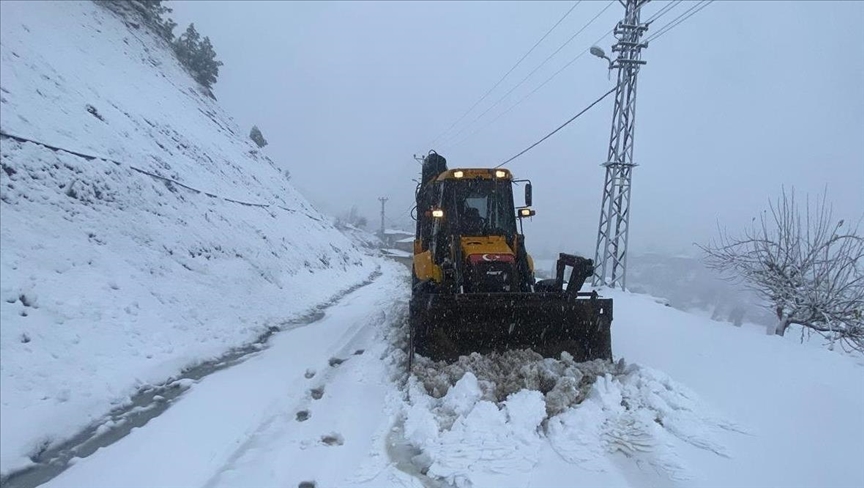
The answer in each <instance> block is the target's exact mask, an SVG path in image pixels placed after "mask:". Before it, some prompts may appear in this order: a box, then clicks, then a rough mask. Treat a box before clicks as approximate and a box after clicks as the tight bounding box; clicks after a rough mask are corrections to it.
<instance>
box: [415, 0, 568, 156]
mask: <svg viewBox="0 0 864 488" xmlns="http://www.w3.org/2000/svg"><path fill="white" fill-rule="evenodd" d="M580 3H582V0H579V1H577V2H576V3H574V4H573V6H572V7H570V10H568V11H567V12H565V13H564V15H563V16H562V17H561V18H560V19H558V22H555V25H553V26H552V27H550V28H549V30H548V31H546V33H545V34H543V37H541V38H540V39H539V40H538V41H537V42H535V43H534V45H533V46H531V49H529V50H528V52H526V53H525V54H523V55H522V57H521V58H519V61H516V64H514V65H513V66H512V67H511V68H510V69H509V70H508V71H507V72H506V73H504V76H502V77H501V79H499V80H498V82H497V83H495V85H493V86H492V88H490V89H489V91H487V92H486V93H485V94H484V95H483V96H482V97H480V99H479V100H477V101H476V102H474V105H471V107H470V108H468V110H466V111H465V113H463V114H462V116H461V117H459V118H458V119H456V122H453V124H451V125H450V127H448V128H447V130H445V131H444V132H442V133H441V134H438V136H437V137H435V139H433V140H432V143H431V144H430V146H432V145H434V144H435V143H436V142H438V140H439V139H441V137H442V136H444V135H445V134H447V133H448V132H450V130H452V129H453V127H455V126H456V125H457V124H458V123H459V122H462V120H463V119H465V117H466V116H467V115H468V114H469V113H471V111H472V110H474V108H475V107H477V105H479V104H480V103H481V102H482V101H483V100H486V97H488V96H489V94H490V93H492V91H493V90H495V89H496V88H498V86H499V85H501V83H502V82H503V81H504V80H505V79H506V78H507V76H509V75H510V73H512V72H513V70H515V69H516V68H517V67H518V66H519V65H520V64H522V61H524V60H525V58H527V57H528V55H529V54H531V53H532V52H534V50H535V49H537V46H539V45H540V43H541V42H543V40H544V39H546V38H547V37H549V34H551V33H552V31H553V30H555V28H556V27H558V25H559V24H561V22H563V21H564V19H566V18H567V16H568V15H570V12H572V11H573V9H575V8H576V6H577V5H579V4H580Z"/></svg>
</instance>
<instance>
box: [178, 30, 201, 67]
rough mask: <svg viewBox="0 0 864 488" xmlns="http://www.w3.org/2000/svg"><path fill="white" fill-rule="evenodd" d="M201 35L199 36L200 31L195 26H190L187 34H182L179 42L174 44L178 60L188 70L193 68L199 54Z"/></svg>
mask: <svg viewBox="0 0 864 488" xmlns="http://www.w3.org/2000/svg"><path fill="white" fill-rule="evenodd" d="M200 39H201V35H200V34H198V31H197V30H195V24H194V23H192V24H189V27H187V28H186V32H184V33H183V34H180V37H178V38H177V41H176V42H175V43H174V51H175V52H176V53H177V59H179V60H180V63H181V64H183V66H186V67H187V68H190V69H191V68H192V66H191V62H192V59H193V58H194V57H195V54H196V53H197V52H198V44H199V42H200Z"/></svg>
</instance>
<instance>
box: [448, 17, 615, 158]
mask: <svg viewBox="0 0 864 488" xmlns="http://www.w3.org/2000/svg"><path fill="white" fill-rule="evenodd" d="M613 30H614V29H609V30H608V31H606V33H605V34H603V35H602V36H600V37H599V38H598V39H597V40H596V41H594V43H593V44H592V46H593V45H596V44H599V43H600V41H602V40H603V39H604V38H606V36H608V35H609V34H611V33H612V31H613ZM590 49H591V48H590V47H587V48H585V50H583V51H582V52H580V53H579V54H578V55H577V56H576V57H575V58H573V59H571V60H570V61H569V62H568V63H567V64H565V65H564V66H562V67H561V68H560V69H559V70H558V71H556V72H555V73H553V74H552V76H550V77H549V78H546V81H544V82H543V83H541V84H539V85H537V87H535V88H534V89H533V90H531V91H530V92H529V93H528V94H527V95H525V96H524V97H522V98H520V99H519V101H517V102H516V103H514V104H513V105H511V106H510V107H509V108H508V109H507V110H505V111H503V112H501V113H499V114H498V115H497V116H496V117H495V118H494V119H492V120H491V121H489V123H487V124H486V125H483V126H481V127H479V128H477V129H476V130H474V131H473V132H471V133H470V134H468V135H467V136H465V137H464V138H462V139H461V140H460V141H459V142H457V143H456V144H453V146H452V147H453V148H455V147H458V146H461V145H462V144H463V143H464V142H465V141H467V140H468V139H471V138H472V137H474V135H475V134H477V133H478V132H481V131H482V130H484V129H486V128H487V127H489V126H491V125H492V124H494V123H495V122H496V121H498V119H500V118H501V117H503V116H504V115H506V114H507V113H509V112H510V111H511V110H513V109H514V108H516V106H518V105H519V104H521V103H522V102H524V101H525V100H527V99H528V98H529V97H530V96H531V95H534V94H535V93H537V92H538V91H540V89H541V88H543V87H544V86H546V84H547V83H549V82H550V81H552V79H553V78H555V77H556V76H558V75H559V74H561V73H562V72H563V71H564V70H565V69H567V68H569V67H570V65H572V64H573V63H575V62H576V61H578V60H579V58H581V57H582V56H584V55H585V54H586V53H587V52H588V51H589V50H590Z"/></svg>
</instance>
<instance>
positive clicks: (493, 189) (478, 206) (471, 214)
mask: <svg viewBox="0 0 864 488" xmlns="http://www.w3.org/2000/svg"><path fill="white" fill-rule="evenodd" d="M510 185H511V183H510V181H509V180H481V179H477V180H461V181H448V182H447V185H446V187H445V189H444V195H443V196H444V203H445V207H449V208H450V209H451V210H450V215H451V216H452V220H451V225H453V228H452V230H453V232H455V233H458V234H460V235H511V234H513V233H515V232H516V216H515V214H514V212H515V210H514V209H513V194H512V190H511V188H510Z"/></svg>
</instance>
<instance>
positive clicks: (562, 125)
mask: <svg viewBox="0 0 864 488" xmlns="http://www.w3.org/2000/svg"><path fill="white" fill-rule="evenodd" d="M617 88H618V85H615V86H613V87H612V89H611V90H609V91H608V92H606V93H605V94H603V96H602V97H600V98H598V99H597V100H594V101H593V102H591V105H588V106H587V107H585V108H583V109H582V111H580V112H579V113H578V114H576V115H574V116H573V117H570V120H568V121H567V122H564V123H563V124H561V125H560V126H559V127H558V128H557V129H555V130H553V131H552V132H550V133H548V134H546V135H545V136H543V138H542V139H540V140H539V141H537V142H535V143H534V144H531V145H530V146H528V147H526V148H525V149H523V150H522V151H520V152H519V154H517V155H515V156H513V157H512V158H510V159H508V160H506V161H504V162H503V163H500V164H498V165H497V166H495V167H496V168H500V167H501V166H504V165H505V164H507V163H509V162H510V161H513V160H514V159H516V158H518V157H519V156H521V155H523V154H525V153H527V152H528V151H530V150H532V149H534V148H535V147H537V146H538V145H540V144H541V143H542V142H543V141H545V140H546V139H549V138H550V137H552V136H553V135H555V133H556V132H558V131H559V130H561V129H563V128H564V127H567V126H568V125H569V124H570V122H573V121H574V120H576V119H578V118H579V116H581V115H582V114H584V113H585V112H587V111H588V110H590V109H591V107H593V106H594V105H597V104H598V103H600V102H601V101H602V100H603V99H604V98H606V97H608V96H609V95H611V94H612V92H614V91H615V90H616V89H617Z"/></svg>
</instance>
